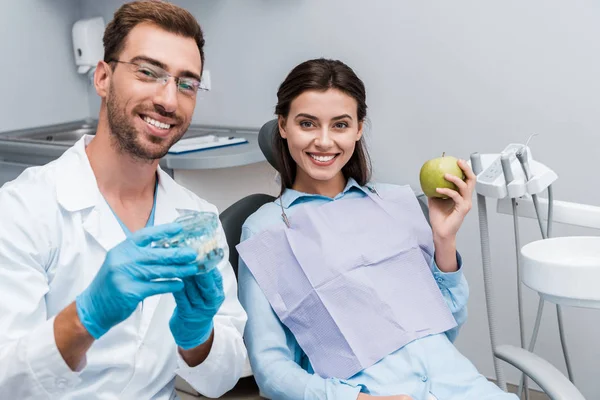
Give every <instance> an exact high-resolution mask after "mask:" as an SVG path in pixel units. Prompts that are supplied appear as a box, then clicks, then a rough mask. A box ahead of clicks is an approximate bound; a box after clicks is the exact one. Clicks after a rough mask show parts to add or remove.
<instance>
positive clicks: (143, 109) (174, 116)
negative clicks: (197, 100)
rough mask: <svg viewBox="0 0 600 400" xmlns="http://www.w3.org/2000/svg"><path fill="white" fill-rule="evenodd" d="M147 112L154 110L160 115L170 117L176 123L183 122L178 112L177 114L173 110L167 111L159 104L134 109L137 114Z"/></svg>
mask: <svg viewBox="0 0 600 400" xmlns="http://www.w3.org/2000/svg"><path fill="white" fill-rule="evenodd" d="M148 112H155V113H157V114H159V115H160V116H162V117H165V118H170V119H172V120H174V121H176V123H177V125H180V124H182V123H183V118H182V117H181V116H180V115H179V114H177V113H176V112H174V111H173V112H170V111H167V110H165V109H164V108H163V107H162V106H160V105H156V104H155V105H154V106H153V107H148V106H143V107H139V109H137V110H136V113H138V114H146V113H148Z"/></svg>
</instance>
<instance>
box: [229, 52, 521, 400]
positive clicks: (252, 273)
mask: <svg viewBox="0 0 600 400" xmlns="http://www.w3.org/2000/svg"><path fill="white" fill-rule="evenodd" d="M277 95H278V104H277V107H276V114H277V116H278V130H279V132H278V135H275V136H276V137H275V138H274V152H275V156H276V158H277V161H278V164H279V166H280V168H279V171H280V175H281V187H282V188H281V196H280V197H279V198H278V199H277V200H275V201H274V202H273V203H269V204H266V205H265V206H263V207H261V208H260V209H259V210H258V211H257V212H256V213H254V214H253V215H251V216H250V217H249V218H248V220H247V221H246V222H245V224H244V226H243V230H242V242H241V244H240V245H239V246H238V250H239V252H240V256H241V257H240V263H239V277H238V279H239V296H240V300H241V303H242V305H243V307H244V308H245V309H246V312H247V313H248V323H247V326H246V330H245V341H246V345H247V348H248V353H249V358H250V362H251V365H252V369H253V372H254V375H255V378H256V381H257V383H258V385H259V387H260V389H261V392H262V394H263V395H265V396H267V397H268V398H271V399H360V400H363V399H370V398H378V399H384V398H388V399H390V400H391V399H394V400H400V399H415V400H425V399H436V398H437V399H439V400H451V399H461V400H464V399H473V400H475V399H477V400H485V399H498V400H500V399H515V398H516V397H515V396H514V395H509V394H506V393H504V392H502V391H501V390H500V389H499V388H497V387H496V386H495V385H494V384H492V383H490V382H488V381H487V380H486V379H485V377H483V376H482V375H480V374H479V373H478V372H477V371H476V369H475V368H474V366H473V365H472V364H471V363H470V362H469V361H468V360H467V359H466V358H464V357H463V356H462V355H461V354H460V353H458V351H457V350H456V349H455V347H454V345H453V344H452V342H453V340H454V339H455V337H456V334H457V332H458V329H459V327H460V325H462V324H463V323H464V321H465V319H466V303H467V298H468V286H467V283H466V281H465V279H464V277H463V274H462V269H461V268H462V265H461V259H460V256H459V255H458V253H457V252H456V247H455V245H456V234H457V232H458V229H459V228H460V226H461V224H462V222H463V219H464V217H465V215H466V214H467V213H468V211H469V210H470V208H471V197H472V192H473V188H474V185H475V176H474V174H473V172H472V171H471V170H470V168H469V167H468V165H467V164H466V163H465V162H464V161H462V160H461V161H460V162H459V166H460V167H461V168H462V169H463V171H464V172H465V175H466V178H467V179H466V181H462V180H460V179H458V178H456V177H453V176H447V177H446V179H448V180H449V181H451V182H454V183H455V184H456V185H457V187H458V191H453V190H449V189H438V192H439V193H441V194H443V195H446V196H447V197H449V198H450V200H441V199H430V200H429V207H430V209H429V218H430V222H431V228H430V227H429V225H427V224H426V221H425V219H424V217H423V215H422V213H421V211H420V208H419V207H418V203H417V202H416V198H415V197H414V194H413V193H412V191H410V188H408V187H406V186H405V187H400V186H395V185H382V184H377V185H370V184H369V179H370V164H369V158H368V154H367V151H366V148H365V145H364V139H363V124H364V121H365V117H366V109H367V106H366V103H365V98H366V95H365V88H364V85H363V83H362V81H361V80H360V79H359V78H358V77H357V76H356V75H355V74H354V72H353V71H352V70H351V69H350V68H349V67H348V66H346V65H345V64H343V63H341V62H339V61H333V60H325V59H318V60H310V61H307V62H304V63H302V64H300V65H298V66H297V67H296V68H294V69H293V70H292V71H291V72H290V74H289V75H288V76H287V78H286V79H285V81H284V82H283V83H282V84H281V86H280V88H279V91H278V94H277ZM433 249H435V251H434V250H433Z"/></svg>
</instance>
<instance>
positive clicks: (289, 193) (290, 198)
mask: <svg viewBox="0 0 600 400" xmlns="http://www.w3.org/2000/svg"><path fill="white" fill-rule="evenodd" d="M351 190H360V191H361V192H363V193H365V194H368V191H369V189H368V187H367V186H360V185H359V184H358V183H357V182H356V181H355V180H354V178H348V182H346V187H345V188H344V190H343V191H342V192H341V193H339V194H338V195H337V196H335V197H334V198H333V199H332V198H330V197H327V196H323V195H320V194H310V193H304V192H299V191H297V190H294V189H286V190H285V191H284V192H283V195H282V196H281V200H280V199H278V200H277V201H282V202H283V207H284V208H289V207H290V206H291V205H292V204H294V203H296V202H297V201H300V200H308V199H310V198H321V199H327V200H338V199H341V198H342V197H344V196H345V195H346V193H348V192H349V191H351Z"/></svg>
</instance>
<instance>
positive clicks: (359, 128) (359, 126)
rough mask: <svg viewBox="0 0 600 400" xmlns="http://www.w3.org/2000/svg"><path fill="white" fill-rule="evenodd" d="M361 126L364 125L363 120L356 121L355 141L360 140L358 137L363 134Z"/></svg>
mask: <svg viewBox="0 0 600 400" xmlns="http://www.w3.org/2000/svg"><path fill="white" fill-rule="evenodd" d="M363 126H364V123H363V121H360V122H359V123H358V133H357V134H356V141H357V142H358V141H359V140H360V138H362V135H363Z"/></svg>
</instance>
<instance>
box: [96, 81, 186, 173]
mask: <svg viewBox="0 0 600 400" xmlns="http://www.w3.org/2000/svg"><path fill="white" fill-rule="evenodd" d="M106 108H107V111H108V126H109V128H110V132H111V138H112V142H113V144H115V145H116V147H117V148H118V150H119V151H120V152H122V153H125V154H129V155H130V156H132V157H133V158H135V159H137V160H139V161H143V162H152V161H155V160H157V159H161V158H163V157H164V156H166V155H167V153H168V151H169V149H170V148H171V146H173V145H174V144H175V143H177V142H178V141H179V139H181V137H182V136H183V135H184V133H185V132H186V131H187V128H188V127H189V125H190V124H189V123H188V124H185V125H184V124H183V118H181V117H180V116H179V115H177V114H176V113H174V112H167V111H165V110H164V109H163V108H162V107H161V106H157V105H151V106H142V105H140V106H139V107H135V108H134V110H133V112H132V115H130V116H129V115H127V111H126V109H125V104H124V102H123V101H122V100H121V99H120V98H119V96H118V95H117V94H116V92H115V90H114V87H113V86H112V85H111V86H110V88H109V95H108V98H107V102H106ZM144 111H152V112H155V113H157V114H159V115H161V116H163V117H168V118H170V119H172V120H175V121H176V124H175V126H172V127H171V130H172V131H173V134H172V135H170V136H168V137H165V138H161V137H157V136H152V135H145V134H144V133H143V132H140V131H138V129H136V127H135V125H134V123H133V120H131V118H140V120H141V117H140V115H144V114H145V113H144ZM142 121H143V120H142ZM144 123H145V122H144ZM144 138H145V139H146V140H144ZM144 141H145V142H149V143H144Z"/></svg>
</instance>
